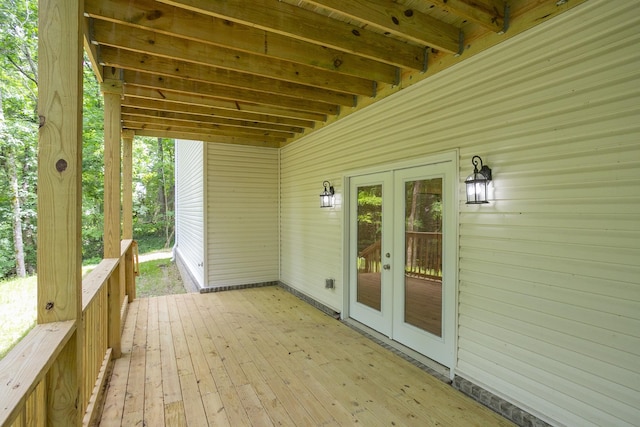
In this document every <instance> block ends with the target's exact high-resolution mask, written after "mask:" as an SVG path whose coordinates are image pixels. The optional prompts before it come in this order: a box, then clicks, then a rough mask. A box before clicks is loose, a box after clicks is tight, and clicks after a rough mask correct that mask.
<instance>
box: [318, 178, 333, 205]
mask: <svg viewBox="0 0 640 427" xmlns="http://www.w3.org/2000/svg"><path fill="white" fill-rule="evenodd" d="M322 185H324V191H323V192H322V193H320V207H321V208H332V207H333V195H334V194H335V193H336V192H335V190H334V189H333V185H331V183H330V182H329V181H324V182H323V183H322Z"/></svg>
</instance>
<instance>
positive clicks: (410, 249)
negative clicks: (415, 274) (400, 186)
mask: <svg viewBox="0 0 640 427" xmlns="http://www.w3.org/2000/svg"><path fill="white" fill-rule="evenodd" d="M421 184H422V181H413V189H412V191H411V210H410V211H409V218H408V219H407V222H406V227H407V229H406V231H414V230H415V221H416V213H417V208H418V196H419V195H420V187H421ZM405 241H406V243H405V244H406V245H407V248H406V249H407V259H406V261H405V264H406V266H405V267H409V268H410V270H411V271H413V269H414V268H415V267H416V260H415V259H414V253H415V251H416V249H417V248H415V245H416V241H415V238H414V236H413V234H412V235H411V236H410V237H409V238H408V239H405Z"/></svg>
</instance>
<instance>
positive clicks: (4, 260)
mask: <svg viewBox="0 0 640 427" xmlns="http://www.w3.org/2000/svg"><path fill="white" fill-rule="evenodd" d="M37 7H38V1H37V0H3V1H2V2H0V95H1V98H0V99H1V100H2V103H0V107H1V110H0V112H3V113H4V114H3V115H2V116H4V120H0V278H3V277H8V276H12V275H14V274H15V272H16V262H15V258H16V253H15V252H16V249H15V247H14V246H15V245H14V238H13V227H12V224H13V219H14V215H15V212H14V208H13V204H12V201H13V200H15V199H14V198H13V193H14V191H13V190H12V187H11V185H10V182H11V181H10V179H11V177H10V176H9V175H10V173H9V168H7V165H8V164H9V163H11V164H15V170H16V174H17V180H18V182H19V183H20V188H19V191H18V199H19V204H20V213H19V217H20V219H21V221H22V236H23V241H24V253H25V262H26V265H27V271H29V272H32V273H33V272H35V267H36V244H37V242H36V231H37V215H36V209H37V196H36V189H37V144H38V117H37V93H38V92H37V82H38V75H37V72H38V70H37V60H38V51H37V46H38V22H37ZM84 62H85V63H84V68H83V73H84V75H83V77H84V79H83V85H84V96H83V130H82V146H83V149H82V155H83V158H82V236H81V239H82V251H83V259H84V261H85V262H89V261H92V262H95V261H96V260H99V259H100V258H101V257H102V254H103V233H104V231H103V220H104V182H103V177H104V113H103V111H104V102H103V98H102V94H101V92H100V85H99V84H98V81H97V79H96V77H95V76H94V74H93V70H92V69H91V66H90V64H89V61H88V59H86V58H85V61H84ZM2 116H0V117H2ZM174 156H175V152H174V146H173V141H171V140H164V139H163V140H158V139H157V138H141V137H136V139H135V140H134V177H133V181H134V188H135V192H134V238H136V239H140V240H146V239H150V240H154V239H155V240H154V241H155V242H156V243H154V247H155V246H157V245H158V242H161V247H166V246H170V245H171V241H172V236H173V221H174V217H173V212H174V207H173V199H174V197H173V188H174V184H173V179H174V178H173V177H174V171H173V162H174ZM9 159H13V162H10V161H9Z"/></svg>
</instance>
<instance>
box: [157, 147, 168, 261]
mask: <svg viewBox="0 0 640 427" xmlns="http://www.w3.org/2000/svg"><path fill="white" fill-rule="evenodd" d="M158 156H159V157H160V186H159V187H158V202H159V204H160V209H161V210H162V221H163V223H164V239H165V244H164V247H165V248H168V247H169V243H170V241H171V236H170V235H169V221H168V218H167V213H168V211H169V209H168V206H167V185H166V184H167V181H166V177H165V172H164V146H163V143H162V138H158Z"/></svg>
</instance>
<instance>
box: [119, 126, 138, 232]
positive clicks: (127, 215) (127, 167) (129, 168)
mask: <svg viewBox="0 0 640 427" xmlns="http://www.w3.org/2000/svg"><path fill="white" fill-rule="evenodd" d="M134 136H135V133H134V131H132V130H123V131H122V238H123V239H125V240H126V239H133V137H134Z"/></svg>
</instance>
